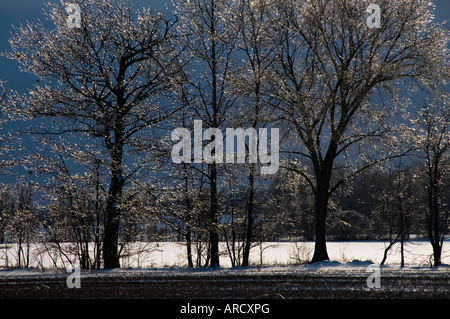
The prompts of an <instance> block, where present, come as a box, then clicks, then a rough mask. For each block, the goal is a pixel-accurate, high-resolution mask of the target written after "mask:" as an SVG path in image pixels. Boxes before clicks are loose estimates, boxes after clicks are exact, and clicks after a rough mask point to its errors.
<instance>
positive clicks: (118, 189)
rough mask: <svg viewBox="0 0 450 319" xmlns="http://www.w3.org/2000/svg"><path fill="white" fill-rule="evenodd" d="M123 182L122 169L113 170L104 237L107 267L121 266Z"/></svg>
mask: <svg viewBox="0 0 450 319" xmlns="http://www.w3.org/2000/svg"><path fill="white" fill-rule="evenodd" d="M123 184H124V180H123V177H122V172H121V170H120V169H117V170H113V172H112V177H111V186H110V189H109V194H108V200H107V204H106V211H105V218H106V225H105V237H104V239H103V261H104V267H105V268H106V269H111V268H120V262H119V253H118V243H119V225H120V208H119V207H118V206H119V205H120V199H121V195H122V188H123Z"/></svg>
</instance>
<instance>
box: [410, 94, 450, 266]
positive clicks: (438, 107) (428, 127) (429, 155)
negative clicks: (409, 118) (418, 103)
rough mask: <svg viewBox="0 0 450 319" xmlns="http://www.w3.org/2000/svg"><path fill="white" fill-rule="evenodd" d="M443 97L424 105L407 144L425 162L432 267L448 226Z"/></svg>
mask: <svg viewBox="0 0 450 319" xmlns="http://www.w3.org/2000/svg"><path fill="white" fill-rule="evenodd" d="M448 98H449V97H448V94H447V96H445V94H444V95H441V97H440V98H437V99H436V100H434V101H432V102H427V103H425V105H424V107H423V108H422V110H421V114H420V116H419V117H418V118H417V119H416V120H413V126H412V134H413V135H412V136H411V142H412V143H414V144H415V145H416V147H417V148H418V151H419V153H418V154H419V157H420V158H422V159H423V160H424V161H425V169H424V170H423V174H422V177H423V180H424V185H425V190H424V193H425V194H424V196H423V198H424V201H423V202H424V203H426V204H425V205H424V206H425V207H426V209H425V215H426V216H425V219H426V225H427V234H428V239H429V241H430V243H431V246H432V248H433V264H434V266H439V265H440V264H441V262H442V260H441V255H442V246H443V244H444V238H445V235H446V233H447V232H448V226H449V224H450V214H449V208H448V206H447V203H448V200H449V198H448V190H449V187H450V185H449V183H448V179H446V176H447V175H448V172H449V171H450V108H449V106H450V105H449V102H448Z"/></svg>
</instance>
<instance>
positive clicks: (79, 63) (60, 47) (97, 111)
mask: <svg viewBox="0 0 450 319" xmlns="http://www.w3.org/2000/svg"><path fill="white" fill-rule="evenodd" d="M63 3H64V2H62V5H57V4H49V9H50V10H49V12H48V13H46V15H47V17H48V18H49V19H50V20H52V21H53V23H54V28H52V29H49V28H47V27H45V26H44V25H43V24H42V23H40V22H38V23H31V22H29V23H28V24H27V26H21V27H19V28H17V29H16V32H15V35H14V36H13V37H12V39H11V40H10V42H11V45H12V49H13V51H12V52H10V53H8V54H7V56H8V57H9V58H12V59H16V60H17V61H18V62H19V63H21V64H22V65H23V67H24V70H25V71H27V72H31V73H34V74H35V75H36V76H37V77H38V80H39V81H40V83H39V84H37V85H36V86H35V87H34V88H33V89H32V90H31V91H30V93H29V94H26V95H19V94H15V95H14V96H12V98H11V99H10V103H11V105H12V106H13V107H14V109H15V111H16V112H17V113H18V114H20V115H22V116H23V117H26V118H32V119H36V118H47V119H49V118H50V119H52V120H54V122H55V123H54V124H53V123H52V124H53V125H51V127H50V128H39V129H38V130H37V131H39V132H40V133H47V134H59V135H63V134H64V135H66V136H70V137H76V138H79V139H81V140H83V139H84V141H81V142H79V143H73V144H72V146H74V147H76V146H78V145H84V149H85V150H86V151H88V150H89V148H88V147H86V146H85V145H86V141H88V142H90V145H91V150H93V149H95V151H97V150H98V149H101V150H102V151H103V152H101V154H100V156H99V160H100V161H101V163H103V164H104V165H107V167H108V169H109V172H110V182H109V190H108V194H107V199H106V210H105V214H106V222H105V236H104V240H103V259H104V266H105V268H115V267H120V263H119V256H118V233H119V225H120V219H121V213H122V210H121V203H122V193H123V188H124V185H125V183H126V182H127V180H128V179H129V177H130V176H131V175H133V174H134V173H136V171H137V170H138V169H139V166H137V167H134V168H127V166H126V164H127V161H126V159H127V158H128V157H129V156H130V155H131V154H133V153H132V151H133V150H136V149H140V150H142V149H144V148H145V147H148V148H149V149H151V148H152V142H151V137H150V135H148V134H147V135H146V134H145V133H146V132H148V129H149V128H150V129H151V128H152V127H154V126H155V125H156V124H158V123H160V122H162V121H164V120H165V119H166V118H167V117H168V116H170V115H171V114H172V113H173V112H174V111H175V109H174V108H173V107H172V106H171V105H169V104H168V103H165V101H166V100H165V99H164V94H165V93H166V92H167V88H168V87H169V85H170V83H171V80H172V79H173V78H172V77H171V75H174V74H176V72H175V69H176V65H177V63H176V61H177V57H176V53H177V51H175V50H173V49H172V42H171V41H172V29H173V28H172V27H173V24H174V22H173V21H170V20H168V19H166V18H165V17H164V16H163V15H162V14H160V13H158V12H155V11H153V10H150V9H144V10H143V11H142V12H141V11H139V10H136V9H134V8H133V6H132V5H131V4H130V3H129V2H128V1H124V0H114V1H106V0H87V1H79V2H78V1H76V3H77V4H78V5H79V7H80V15H81V19H80V21H79V22H80V25H79V27H76V26H75V27H73V26H72V27H71V26H70V24H69V23H68V14H67V12H66V10H65V7H64V5H63ZM35 132H36V130H35ZM78 141H79V140H78ZM92 153H94V151H92Z"/></svg>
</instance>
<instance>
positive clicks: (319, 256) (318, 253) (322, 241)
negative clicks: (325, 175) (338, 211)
mask: <svg viewBox="0 0 450 319" xmlns="http://www.w3.org/2000/svg"><path fill="white" fill-rule="evenodd" d="M315 195H316V196H315V205H314V214H315V231H316V236H315V246H314V255H313V258H312V260H311V262H313V263H314V262H318V261H322V260H329V257H328V253H327V245H326V219H327V211H328V198H329V194H328V183H326V184H319V187H317V193H316V194H315Z"/></svg>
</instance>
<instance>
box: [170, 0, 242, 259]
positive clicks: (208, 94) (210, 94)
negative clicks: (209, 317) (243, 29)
mask: <svg viewBox="0 0 450 319" xmlns="http://www.w3.org/2000/svg"><path fill="white" fill-rule="evenodd" d="M174 6H175V15H176V16H177V17H178V19H179V23H178V25H177V29H178V33H179V34H180V35H182V36H183V37H184V41H183V42H182V43H184V44H183V46H185V47H186V51H185V57H186V60H187V61H189V63H188V65H187V67H186V68H185V71H184V74H185V76H186V81H185V83H184V89H183V90H181V91H182V93H183V94H181V97H182V101H183V103H184V104H185V106H186V108H187V109H188V110H189V111H190V117H191V120H190V121H189V122H185V123H184V124H185V125H187V126H188V127H190V126H191V122H192V121H193V120H201V121H202V123H203V128H204V129H205V130H206V129H208V128H212V129H215V128H217V129H218V130H224V128H225V127H226V123H227V120H228V115H229V112H230V110H231V109H232V108H233V107H234V105H235V103H234V102H235V98H234V96H233V94H231V92H230V83H229V82H230V78H229V77H230V75H231V74H232V70H233V68H234V63H233V57H234V53H235V51H236V44H235V42H236V36H235V33H234V30H233V29H232V28H230V27H229V21H231V18H232V15H231V14H230V12H231V11H230V8H231V7H232V6H233V1H229V0H206V1H204V0H194V1H190V0H182V1H175V2H174ZM211 133H212V134H211V135H212V136H210V139H211V142H212V143H211V144H213V145H217V144H216V142H217V141H216V140H215V138H216V137H217V136H215V135H216V134H214V133H215V132H211ZM205 135H206V134H205ZM213 136H214V137H213ZM206 139H207V140H208V138H206ZM202 147H203V146H202ZM206 148H207V147H205V149H206ZM210 152H211V158H212V161H208V163H206V162H205V163H203V164H202V167H201V168H198V169H200V170H201V171H202V174H203V175H204V176H205V177H206V178H207V180H208V182H209V185H210V211H209V214H210V216H209V241H210V265H211V266H219V231H218V228H219V220H218V214H219V212H220V203H219V189H220V181H219V177H220V169H219V165H218V164H219V163H218V162H219V161H216V160H214V158H215V157H216V155H217V156H219V157H220V156H222V154H218V153H217V150H216V149H215V146H214V147H211V149H210ZM203 155H204V154H203Z"/></svg>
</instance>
